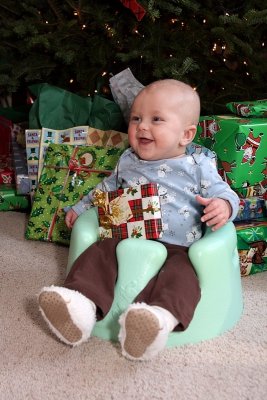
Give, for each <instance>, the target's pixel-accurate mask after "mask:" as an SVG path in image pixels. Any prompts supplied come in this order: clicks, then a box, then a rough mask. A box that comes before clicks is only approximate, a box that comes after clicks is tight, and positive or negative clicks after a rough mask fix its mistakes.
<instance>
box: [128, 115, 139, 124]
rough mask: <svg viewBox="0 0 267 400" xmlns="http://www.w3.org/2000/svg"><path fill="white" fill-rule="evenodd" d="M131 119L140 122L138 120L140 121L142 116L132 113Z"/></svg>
mask: <svg viewBox="0 0 267 400" xmlns="http://www.w3.org/2000/svg"><path fill="white" fill-rule="evenodd" d="M130 121H133V122H138V121H140V117H138V116H137V115H132V116H131V118H130Z"/></svg>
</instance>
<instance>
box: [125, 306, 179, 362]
mask: <svg viewBox="0 0 267 400" xmlns="http://www.w3.org/2000/svg"><path fill="white" fill-rule="evenodd" d="M119 323H120V326H121V328H120V332H119V341H120V343H121V347H122V354H123V356H125V357H126V358H129V359H130V360H149V359H150V358H152V357H155V356H156V355H157V354H158V353H159V352H160V351H161V350H162V349H164V347H165V345H166V342H167V339H168V335H169V332H171V331H172V330H173V328H174V326H175V325H176V324H177V323H178V321H177V320H176V319H175V318H174V317H173V315H172V314H171V313H170V312H169V311H167V310H164V309H162V308H161V307H156V306H149V305H147V304H145V303H134V304H131V305H130V306H129V307H128V309H127V310H126V311H125V312H124V313H123V314H122V315H121V316H120V319H119Z"/></svg>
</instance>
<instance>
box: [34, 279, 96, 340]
mask: <svg viewBox="0 0 267 400" xmlns="http://www.w3.org/2000/svg"><path fill="white" fill-rule="evenodd" d="M38 301H39V308H40V311H41V314H42V316H43V318H44V320H45V321H46V322H47V324H48V326H49V328H50V329H51V331H52V332H53V333H54V334H55V335H56V336H57V337H58V338H59V339H60V340H61V341H62V342H64V343H66V344H69V345H71V346H77V345H79V344H81V343H83V342H85V341H86V340H88V339H89V337H90V335H91V332H92V329H93V327H94V325H95V322H96V306H95V304H94V303H93V302H92V301H91V300H89V299H88V298H87V297H85V296H84V295H83V294H81V293H79V292H76V291H75V290H70V289H67V288H64V287H60V286H49V287H44V288H43V289H42V290H41V292H40V294H39V296H38Z"/></svg>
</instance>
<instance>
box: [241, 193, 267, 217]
mask: <svg viewBox="0 0 267 400" xmlns="http://www.w3.org/2000/svg"><path fill="white" fill-rule="evenodd" d="M265 216H266V207H265V201H264V198H263V197H257V196H255V197H247V198H244V199H240V202H239V211H238V214H237V216H236V218H235V221H246V220H251V219H257V218H262V217H265Z"/></svg>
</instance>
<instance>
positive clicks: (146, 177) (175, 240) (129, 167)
mask: <svg viewBox="0 0 267 400" xmlns="http://www.w3.org/2000/svg"><path fill="white" fill-rule="evenodd" d="M204 149H205V148H204ZM205 150H206V151H203V148H199V146H196V145H192V146H191V147H189V148H188V149H187V152H186V153H187V154H185V155H184V156H182V157H178V158H171V159H166V160H157V161H144V160H140V159H139V158H138V157H137V155H136V154H135V153H134V151H133V150H132V149H131V148H129V149H127V150H125V152H124V153H123V154H122V156H121V157H120V160H119V162H118V164H117V166H116V168H115V170H114V172H113V173H112V174H111V175H110V176H109V177H107V178H105V179H104V180H103V181H102V182H101V183H99V184H98V185H97V186H96V188H98V189H101V190H104V191H110V190H116V189H118V188H119V187H121V188H126V187H131V186H135V185H141V184H145V183H149V182H154V183H158V185H159V195H160V201H161V212H162V222H163V236H162V237H161V238H160V239H158V240H160V241H162V242H165V243H170V244H176V245H181V246H186V247H189V246H191V244H192V243H193V242H195V241H196V240H198V239H200V237H201V236H202V227H203V226H202V222H201V220H200V218H201V216H202V214H203V206H201V205H200V204H199V203H198V202H197V201H196V199H195V197H196V195H198V194H199V195H200V196H202V197H206V198H211V197H219V198H221V199H225V200H228V201H229V203H230V204H231V207H232V215H231V218H230V220H233V219H234V218H235V217H236V215H237V212H238V209H239V198H238V196H237V194H236V193H235V192H234V191H233V190H232V189H231V188H230V187H229V185H228V184H227V183H226V182H224V181H223V180H222V178H221V176H220V175H219V174H218V172H217V168H216V163H215V161H214V155H213V154H214V153H212V152H210V151H209V150H207V149H205ZM205 153H206V154H207V155H205ZM92 193H93V190H92V191H91V192H90V193H89V194H88V195H86V196H84V198H83V199H82V200H81V201H79V202H78V203H77V204H75V205H74V206H73V207H72V209H73V210H74V211H75V212H76V213H77V214H78V215H80V214H82V213H83V212H84V211H85V210H86V209H89V208H90V207H92V206H93V205H92Z"/></svg>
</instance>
